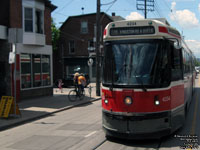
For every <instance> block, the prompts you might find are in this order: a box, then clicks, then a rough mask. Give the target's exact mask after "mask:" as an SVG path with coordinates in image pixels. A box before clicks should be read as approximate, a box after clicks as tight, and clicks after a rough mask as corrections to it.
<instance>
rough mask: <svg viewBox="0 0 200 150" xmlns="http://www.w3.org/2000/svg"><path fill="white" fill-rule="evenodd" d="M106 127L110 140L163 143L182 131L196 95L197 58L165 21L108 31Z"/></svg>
mask: <svg viewBox="0 0 200 150" xmlns="http://www.w3.org/2000/svg"><path fill="white" fill-rule="evenodd" d="M103 39H104V57H103V62H102V67H103V68H102V70H103V71H102V127H103V129H104V131H105V134H106V136H107V137H110V136H114V137H118V138H128V139H146V138H155V139H157V138H158V139H159V138H161V137H163V136H166V135H169V134H171V133H173V132H174V131H176V130H177V129H179V128H180V127H182V126H183V125H184V121H185V118H186V113H187V110H188V108H189V104H190V102H191V100H192V95H193V93H194V81H195V73H194V72H195V71H194V55H193V53H192V51H191V50H190V49H189V48H188V46H187V45H186V43H185V42H184V40H183V38H182V37H181V34H180V33H179V32H178V30H176V29H175V28H173V27H171V26H170V24H169V23H168V22H167V20H165V19H164V18H160V19H143V20H132V21H130V20H124V21H118V22H111V23H109V24H108V25H107V26H106V28H105V30H104V37H103Z"/></svg>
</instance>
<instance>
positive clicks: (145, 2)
mask: <svg viewBox="0 0 200 150" xmlns="http://www.w3.org/2000/svg"><path fill="white" fill-rule="evenodd" d="M144 18H145V19H147V0H144Z"/></svg>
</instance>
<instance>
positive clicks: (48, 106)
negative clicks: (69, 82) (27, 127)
mask: <svg viewBox="0 0 200 150" xmlns="http://www.w3.org/2000/svg"><path fill="white" fill-rule="evenodd" d="M89 86H91V87H92V93H91V95H90V94H89V91H88V88H85V95H86V96H85V98H84V99H83V100H81V101H76V102H70V101H69V100H68V96H67V95H68V93H69V91H70V90H71V89H72V88H64V89H63V93H61V91H60V90H59V89H57V88H54V95H53V96H45V97H40V98H34V99H28V100H23V101H21V102H19V103H18V105H19V109H20V112H21V117H9V118H5V119H4V118H0V131H2V130H5V129H8V128H12V127H14V126H17V125H21V124H24V123H27V122H31V121H34V120H37V119H40V118H43V117H46V116H50V115H51V114H53V113H56V112H60V111H63V110H67V109H69V108H72V107H74V106H78V105H81V104H85V103H92V101H95V100H99V99H100V96H96V87H95V84H94V83H91V84H90V85H89Z"/></svg>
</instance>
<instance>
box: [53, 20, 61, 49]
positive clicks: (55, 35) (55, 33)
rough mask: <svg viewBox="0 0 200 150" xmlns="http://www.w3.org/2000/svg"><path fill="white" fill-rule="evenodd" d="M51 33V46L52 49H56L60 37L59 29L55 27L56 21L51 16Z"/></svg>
mask: <svg viewBox="0 0 200 150" xmlns="http://www.w3.org/2000/svg"><path fill="white" fill-rule="evenodd" d="M51 34H52V46H53V51H55V50H57V49H58V40H59V38H60V30H59V29H58V28H57V27H56V23H55V22H54V21H53V18H51Z"/></svg>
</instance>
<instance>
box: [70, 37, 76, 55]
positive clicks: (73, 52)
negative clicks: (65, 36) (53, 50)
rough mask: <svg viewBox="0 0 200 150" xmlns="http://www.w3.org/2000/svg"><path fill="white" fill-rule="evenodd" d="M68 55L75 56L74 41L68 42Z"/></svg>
mask: <svg viewBox="0 0 200 150" xmlns="http://www.w3.org/2000/svg"><path fill="white" fill-rule="evenodd" d="M71 42H73V46H72V45H71ZM72 49H73V51H72ZM69 54H75V41H74V40H70V41H69Z"/></svg>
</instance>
